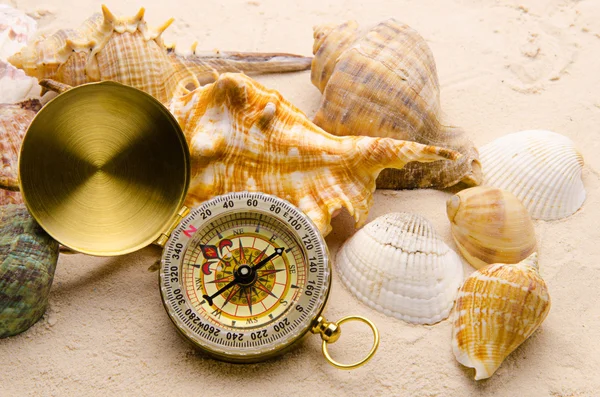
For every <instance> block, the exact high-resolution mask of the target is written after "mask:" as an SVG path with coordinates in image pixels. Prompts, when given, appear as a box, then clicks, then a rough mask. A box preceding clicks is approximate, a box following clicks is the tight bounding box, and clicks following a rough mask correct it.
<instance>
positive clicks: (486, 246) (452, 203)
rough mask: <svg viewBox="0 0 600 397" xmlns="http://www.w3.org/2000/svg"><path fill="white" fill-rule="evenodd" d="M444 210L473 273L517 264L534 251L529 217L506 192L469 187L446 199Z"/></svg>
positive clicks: (531, 224)
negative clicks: (496, 264)
mask: <svg viewBox="0 0 600 397" xmlns="http://www.w3.org/2000/svg"><path fill="white" fill-rule="evenodd" d="M446 210H447V213H448V219H449V220H450V224H451V228H452V236H453V237H454V241H455V242H456V245H457V246H458V248H459V250H460V252H461V253H462V254H463V256H464V257H465V258H466V259H467V261H468V262H469V263H470V264H471V265H473V267H475V268H476V269H479V268H481V267H483V266H485V265H489V264H492V263H518V262H521V261H522V260H524V259H525V258H527V257H528V256H529V255H531V254H532V253H533V252H535V250H536V245H537V243H536V238H535V229H534V227H533V222H532V221H531V217H530V216H529V214H528V213H527V209H526V208H525V207H524V206H523V204H521V202H520V201H519V199H518V198H516V197H515V196H514V195H513V194H512V193H510V192H507V191H505V190H502V189H497V188H493V187H489V186H477V187H472V188H470V189H465V190H463V191H461V192H458V193H457V194H455V195H454V196H452V197H450V198H449V199H448V201H447V203H446Z"/></svg>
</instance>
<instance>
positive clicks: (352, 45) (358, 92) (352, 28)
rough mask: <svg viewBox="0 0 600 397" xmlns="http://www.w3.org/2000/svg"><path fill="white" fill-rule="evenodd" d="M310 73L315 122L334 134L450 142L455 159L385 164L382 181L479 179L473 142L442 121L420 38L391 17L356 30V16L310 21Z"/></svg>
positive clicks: (431, 183)
mask: <svg viewBox="0 0 600 397" xmlns="http://www.w3.org/2000/svg"><path fill="white" fill-rule="evenodd" d="M314 38H315V42H314V46H313V53H314V54H315V57H314V59H313V62H312V72H311V79H312V82H313V84H314V85H315V86H316V87H317V88H318V89H319V90H320V91H321V92H322V93H323V97H322V100H321V105H320V107H319V109H318V111H317V114H316V116H315V118H314V122H315V124H317V125H318V126H319V127H321V128H323V129H324V130H325V131H327V132H329V133H332V134H334V135H369V136H381V137H390V138H395V139H403V140H408V141H415V142H420V143H423V144H426V145H435V146H442V147H447V148H451V149H453V150H456V151H458V152H460V153H462V154H463V157H462V158H461V159H460V160H458V161H456V162H451V161H437V162H433V163H428V164H422V163H413V164H408V165H407V166H406V167H404V168H403V169H402V170H388V171H384V172H383V173H382V175H381V176H380V177H379V179H378V180H377V187H380V188H394V189H403V188H424V187H438V188H443V187H447V186H451V185H454V184H456V183H458V182H464V183H466V184H468V185H478V184H479V183H480V182H481V165H480V163H479V160H478V153H477V149H476V148H475V147H474V146H473V143H472V142H471V141H470V140H469V139H468V138H467V137H466V135H465V133H464V132H463V131H462V130H461V129H459V128H455V127H450V126H447V125H444V124H442V122H441V110H440V91H439V85H438V76H437V72H436V66H435V61H434V59H433V54H432V53H431V50H430V49H429V47H428V46H427V43H426V42H425V40H424V39H423V38H422V37H421V36H420V35H419V34H418V33H417V32H416V31H415V30H413V29H411V28H410V27H409V26H407V25H404V24H401V23H399V22H397V21H395V20H394V19H389V20H387V21H384V22H382V23H380V24H378V25H377V26H375V27H374V28H372V29H367V30H359V28H358V24H357V23H356V22H354V21H351V22H346V23H344V24H341V25H334V24H327V25H321V26H317V27H315V28H314Z"/></svg>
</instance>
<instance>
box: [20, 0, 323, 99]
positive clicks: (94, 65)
mask: <svg viewBox="0 0 600 397" xmlns="http://www.w3.org/2000/svg"><path fill="white" fill-rule="evenodd" d="M172 22H173V19H169V20H168V21H167V22H166V23H165V24H164V25H162V26H161V27H159V28H157V29H152V28H149V27H148V26H147V25H146V21H145V20H144V9H143V8H142V9H140V11H139V12H138V13H137V14H136V15H135V16H133V17H128V18H117V17H115V16H114V15H113V14H112V13H111V12H110V11H109V10H108V8H106V7H105V6H102V15H101V14H94V15H93V16H92V17H90V18H88V19H87V20H86V21H85V22H84V23H83V25H82V26H81V27H79V29H76V30H73V29H67V30H59V31H58V32H56V33H55V34H53V35H51V36H49V37H42V38H39V39H38V40H36V41H34V42H33V43H30V44H29V45H28V46H27V47H26V48H24V49H23V50H22V51H21V52H19V53H17V54H15V55H13V56H11V57H10V58H9V61H10V62H11V63H12V64H13V65H14V66H16V67H18V68H21V69H23V70H24V71H25V72H26V73H27V75H29V76H34V77H36V78H38V79H39V80H42V79H52V80H55V81H58V82H61V83H64V84H68V85H70V86H77V85H80V84H84V83H89V82H94V81H101V80H112V81H116V82H119V83H122V84H126V85H130V86H133V87H135V88H138V89H141V90H143V91H146V92H147V93H149V94H150V95H152V96H154V97H155V98H157V99H158V100H159V101H161V102H162V103H167V102H168V101H169V100H170V99H171V98H173V97H174V96H176V95H179V94H181V93H187V92H189V90H193V89H195V88H196V87H198V86H200V85H201V84H203V83H206V82H211V81H214V80H215V79H216V76H217V75H218V73H220V72H227V71H229V72H231V71H236V72H237V71H244V72H252V73H261V72H286V71H297V70H305V69H308V68H309V67H310V61H311V59H310V58H306V57H301V56H297V55H290V54H276V53H275V54H273V53H271V54H269V53H217V54H211V55H196V54H195V53H194V54H190V55H187V56H182V55H179V54H178V53H176V52H175V51H174V49H173V48H167V47H166V46H165V45H164V43H163V40H162V38H161V34H162V33H163V31H164V30H165V29H166V28H167V27H168V26H169V25H170V24H171V23H172ZM193 50H194V52H195V46H194V47H193Z"/></svg>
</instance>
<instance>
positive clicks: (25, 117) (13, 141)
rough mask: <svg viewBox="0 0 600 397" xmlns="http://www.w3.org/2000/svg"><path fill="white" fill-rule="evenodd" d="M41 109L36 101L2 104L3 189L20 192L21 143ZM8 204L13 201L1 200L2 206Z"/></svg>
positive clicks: (0, 179) (0, 150)
mask: <svg viewBox="0 0 600 397" xmlns="http://www.w3.org/2000/svg"><path fill="white" fill-rule="evenodd" d="M40 107H41V105H40V103H39V102H38V101H37V100H35V99H32V100H28V101H24V102H20V103H16V104H0V156H2V163H1V166H2V168H0V188H1V189H8V190H13V191H14V190H19V180H18V165H19V151H20V150H21V143H22V142H23V136H25V132H26V131H27V128H28V127H29V124H30V123H31V120H33V117H34V116H35V114H36V112H37V111H38V110H39V109H40ZM7 202H13V201H2V200H0V204H6V203H7ZM20 202H21V201H20Z"/></svg>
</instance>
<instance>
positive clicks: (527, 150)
mask: <svg viewBox="0 0 600 397" xmlns="http://www.w3.org/2000/svg"><path fill="white" fill-rule="evenodd" d="M480 153H481V163H482V164H483V171H484V179H485V181H484V183H485V184H486V185H489V186H495V187H498V188H501V189H504V190H507V191H509V192H511V193H513V194H514V195H515V196H517V198H518V199H519V200H521V202H522V203H523V205H524V206H525V208H527V210H528V211H529V213H530V214H531V217H532V218H533V219H544V220H553V219H561V218H565V217H567V216H569V215H572V214H573V213H575V212H576V211H577V210H578V209H579V208H581V206H582V205H583V202H584V201H585V196H586V192H585V188H584V186H583V181H582V180H581V171H582V169H583V157H582V156H581V153H579V151H578V150H577V148H576V147H575V144H574V143H573V141H572V140H570V139H569V138H567V137H566V136H563V135H560V134H557V133H555V132H552V131H544V130H531V131H521V132H515V133H513V134H508V135H505V136H502V137H500V138H498V139H496V140H494V141H492V142H490V143H488V144H487V145H485V146H482V147H481V148H480Z"/></svg>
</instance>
